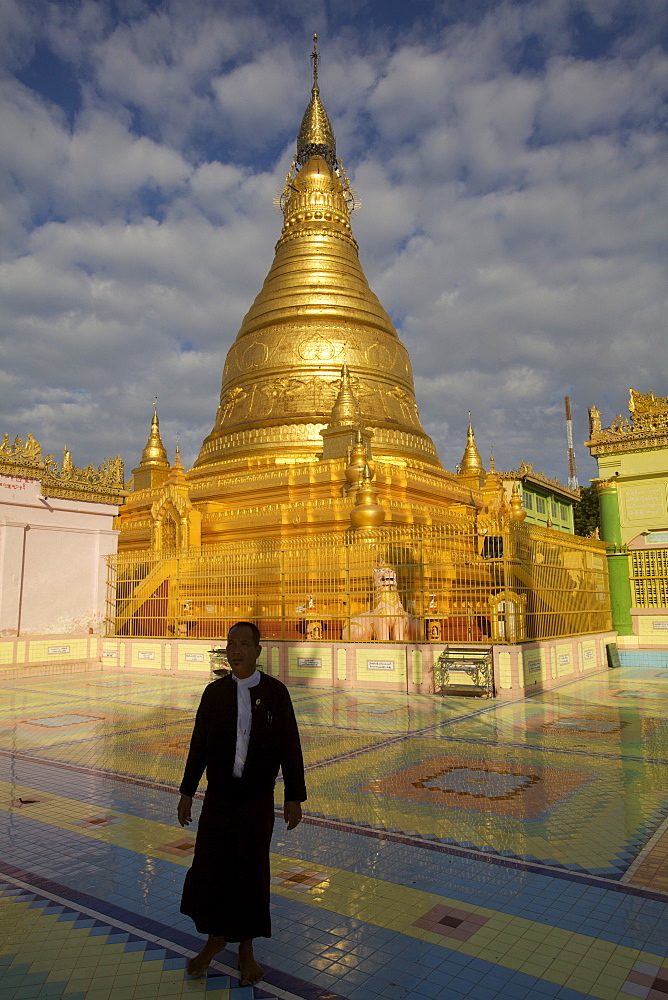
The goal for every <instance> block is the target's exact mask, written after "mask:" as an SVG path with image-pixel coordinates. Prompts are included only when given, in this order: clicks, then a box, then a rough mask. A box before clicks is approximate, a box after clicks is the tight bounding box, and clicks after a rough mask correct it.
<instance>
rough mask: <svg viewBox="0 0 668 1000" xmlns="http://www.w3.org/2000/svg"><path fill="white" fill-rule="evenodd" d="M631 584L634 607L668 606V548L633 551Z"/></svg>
mask: <svg viewBox="0 0 668 1000" xmlns="http://www.w3.org/2000/svg"><path fill="white" fill-rule="evenodd" d="M631 584H632V587H633V603H634V607H636V608H648V609H650V610H651V609H653V608H666V607H668V548H666V549H641V550H636V551H635V552H632V553H631Z"/></svg>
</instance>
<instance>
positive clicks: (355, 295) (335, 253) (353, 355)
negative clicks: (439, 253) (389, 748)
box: [194, 54, 441, 476]
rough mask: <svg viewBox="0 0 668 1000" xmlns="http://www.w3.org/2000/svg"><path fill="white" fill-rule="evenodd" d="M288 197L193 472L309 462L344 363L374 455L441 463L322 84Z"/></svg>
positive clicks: (304, 133)
mask: <svg viewBox="0 0 668 1000" xmlns="http://www.w3.org/2000/svg"><path fill="white" fill-rule="evenodd" d="M314 66H315V70H316V72H315V73H314V85H313V91H312V94H311V101H310V103H309V106H308V108H307V111H306V114H305V115H304V120H303V122H302V127H301V129H300V133H299V139H298V143H297V155H296V156H295V161H294V163H293V167H292V169H291V171H290V173H289V174H288V178H287V181H286V185H285V189H284V192H283V196H282V199H281V205H282V208H283V215H284V224H283V231H282V235H281V238H280V239H279V241H278V243H277V245H276V252H275V257H274V261H273V264H272V266H271V268H270V270H269V273H268V275H267V277H266V279H265V282H264V285H263V287H262V289H261V291H260V293H259V294H258V296H257V298H256V299H255V301H254V303H253V305H252V306H251V308H250V310H249V311H248V313H247V314H246V316H245V317H244V320H243V322H242V324H241V329H240V330H239V333H238V335H237V337H236V340H235V342H234V344H233V345H232V347H231V348H230V350H229V352H228V355H227V360H226V362H225V368H224V371H223V383H222V389H221V394H220V405H219V407H218V413H217V416H216V421H215V424H214V427H213V430H212V431H211V434H210V435H209V436H208V437H207V438H206V439H205V441H204V443H203V445H202V449H201V451H200V454H199V457H198V459H197V462H196V463H195V469H194V474H195V475H196V476H197V475H198V474H200V473H201V474H204V472H205V470H206V469H208V468H210V467H211V466H212V465H217V464H219V463H222V462H225V461H228V460H231V461H239V460H244V459H253V460H257V459H258V458H261V459H265V460H270V461H271V460H272V459H274V460H276V461H279V462H300V461H314V460H315V459H317V457H318V455H319V454H320V453H321V452H322V437H321V435H320V430H321V429H322V428H323V427H325V426H326V425H327V424H328V423H329V420H330V415H331V412H332V407H333V405H334V402H335V400H336V398H337V394H338V392H339V389H340V387H341V369H342V366H343V365H344V364H347V366H348V370H349V375H350V381H351V384H352V386H353V389H354V392H355V398H356V399H357V402H358V404H359V408H360V419H361V421H362V423H363V425H364V426H365V427H366V428H367V429H368V430H369V431H370V432H372V433H373V439H374V452H375V454H376V457H377V458H378V459H379V460H386V461H390V462H391V461H393V460H395V461H397V460H398V461H400V462H404V463H405V461H407V460H410V461H412V462H414V463H418V464H421V465H424V466H427V467H431V468H437V469H440V468H441V466H440V462H439V460H438V456H437V454H436V450H435V448H434V445H433V443H432V441H431V439H430V438H429V437H428V436H427V435H426V434H425V432H424V430H423V429H422V426H421V424H420V418H419V415H418V410H417V405H416V402H415V391H414V386H413V375H412V371H411V366H410V360H409V357H408V352H407V351H406V348H405V347H404V346H403V344H402V343H401V341H400V340H399V337H398V335H397V332H396V330H395V329H394V326H393V325H392V321H391V319H390V317H389V316H388V314H387V313H386V312H385V310H384V309H383V307H382V306H381V304H380V302H379V301H378V299H377V297H376V296H375V295H374V293H373V292H372V291H371V289H370V288H369V285H368V282H367V279H366V277H365V275H364V272H363V270H362V267H361V264H360V262H359V257H358V250H357V244H356V242H355V240H354V238H353V235H352V230H351V226H350V209H349V203H350V202H351V195H350V190H349V187H348V182H347V179H346V176H345V172H344V171H343V169H342V167H341V164H340V161H339V160H337V159H336V143H335V140H334V134H333V132H332V129H331V125H330V123H329V119H328V117H327V114H326V112H325V109H324V107H323V106H322V102H321V101H320V96H319V89H318V85H317V54H316V59H314Z"/></svg>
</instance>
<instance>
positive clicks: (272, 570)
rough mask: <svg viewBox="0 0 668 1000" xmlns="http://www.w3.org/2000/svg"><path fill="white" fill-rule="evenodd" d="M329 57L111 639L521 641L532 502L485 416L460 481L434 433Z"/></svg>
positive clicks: (148, 504) (139, 515) (132, 555)
mask: <svg viewBox="0 0 668 1000" xmlns="http://www.w3.org/2000/svg"><path fill="white" fill-rule="evenodd" d="M315 41H316V39H314V42H315ZM312 59H313V87H312V91H311V99H310V102H309V104H308V107H307V109H306V112H305V114H304V118H303V120H302V124H301V128H300V130H299V136H298V139H297V151H296V154H295V156H294V160H293V163H292V166H291V168H290V170H289V172H288V175H287V178H286V182H285V187H284V190H283V192H282V195H281V198H280V204H281V207H282V211H283V228H282V232H281V235H280V238H279V240H278V243H277V244H276V249H275V255H274V260H273V263H272V265H271V268H270V270H269V273H268V275H267V277H266V279H265V282H264V285H263V286H262V289H261V291H260V292H259V294H258V296H257V298H256V299H255V301H254V302H253V304H252V306H251V308H250V309H249V311H248V313H247V314H246V316H245V317H244V319H243V322H242V324H241V329H240V330H239V333H238V334H237V337H236V339H235V341H234V343H233V344H232V346H231V347H230V350H229V351H228V354H227V358H226V361H225V366H224V370H223V378H222V388H221V393H220V403H219V406H218V410H217V413H216V417H215V421H214V423H213V428H212V430H211V433H210V434H209V435H208V436H207V437H206V438H205V440H204V442H203V443H202V447H201V450H200V453H199V456H198V458H197V460H196V462H195V464H194V467H193V468H192V469H190V470H189V471H186V470H184V469H183V467H182V466H181V462H180V458H179V456H178V451H177V457H176V459H175V461H174V463H173V464H172V465H170V463H169V460H168V458H167V453H166V450H165V448H164V445H163V442H162V440H161V438H160V430H159V423H158V417H157V413H154V415H153V419H152V423H151V430H150V434H149V438H148V442H147V445H146V448H145V449H144V451H143V454H142V457H141V460H140V462H139V465H138V466H137V468H136V469H134V470H133V475H134V480H133V488H132V491H131V492H130V493H129V495H128V497H127V499H126V502H125V504H124V505H123V507H122V508H121V511H120V516H119V528H120V536H119V555H118V557H117V558H116V560H115V562H113V565H112V576H111V578H110V594H111V595H112V597H111V598H110V615H109V622H110V630H111V631H113V632H115V633H116V634H120V635H143V636H146V635H156V636H157V635H161V636H176V637H185V636H189V637H192V638H198V637H199V638H204V637H215V636H221V635H225V634H226V629H227V627H228V625H229V624H230V623H231V622H233V621H235V620H238V619H240V618H245V619H248V618H252V619H253V620H255V621H257V622H258V624H260V626H261V628H262V632H263V635H264V636H265V637H268V638H277V639H287V640H290V641H298V640H299V639H300V638H301V639H304V638H306V639H310V640H311V639H312V640H317V639H323V638H325V637H328V638H329V639H330V640H337V639H338V640H343V641H368V640H371V641H384V640H389V641H409V640H411V641H419V640H424V639H425V638H427V639H428V640H429V641H437V640H438V639H439V638H440V637H443V638H447V639H449V640H452V639H458V638H459V639H462V638H464V639H467V640H469V641H474V642H476V641H478V642H481V641H488V640H490V639H491V638H492V637H493V636H495V635H496V636H497V637H498V636H499V635H500V634H501V630H502V628H506V626H505V625H502V624H500V623H501V622H502V620H505V619H503V616H504V615H505V616H508V615H510V616H511V618H512V622H511V618H509V619H508V621H509V624H508V626H507V628H506V632H505V633H504V634H506V635H510V634H511V633H512V634H513V635H518V634H519V633H518V631H517V629H518V626H517V622H519V621H520V620H521V621H522V622H524V621H525V620H526V621H529V620H530V619H529V611H528V610H527V611H526V616H525V608H527V607H528V606H527V594H529V593H530V592H532V588H533V587H534V582H535V581H534V577H533V576H532V575H531V573H530V571H529V570H524V569H521V566H524V565H528V564H529V563H530V562H531V560H532V559H533V557H534V554H535V544H537V543H534V542H533V541H531V540H528V539H527V538H526V537H524V535H522V537H521V538H520V535H518V534H517V532H518V531H519V532H520V534H521V532H522V531H524V530H525V529H524V527H523V526H522V524H521V520H522V518H523V516H524V512H523V511H522V510H521V500H520V498H519V497H517V498H516V499H515V500H514V501H513V502H512V503H511V504H510V505H508V504H507V503H506V501H505V494H504V488H503V483H502V481H501V478H500V477H499V476H498V474H496V472H495V470H494V469H493V468H491V469H490V471H489V473H487V472H486V471H485V469H484V467H483V463H482V460H481V457H480V453H479V452H478V449H477V447H476V443H475V437H474V432H473V427H472V424H471V422H470V420H469V428H468V434H467V441H466V448H465V451H464V455H463V458H462V462H461V464H460V466H459V469H458V472H457V473H456V474H453V473H451V472H448V471H446V470H445V469H443V467H442V466H441V463H440V461H439V458H438V455H437V453H436V449H435V448H434V445H433V443H432V441H431V439H430V438H429V436H428V435H427V434H426V433H425V431H424V429H423V428H422V425H421V423H420V416H419V413H418V407H417V404H416V400H415V389H414V385H413V376H412V372H411V366H410V360H409V357H408V353H407V351H406V348H405V347H404V345H403V344H402V343H401V340H400V339H399V336H398V334H397V331H396V330H395V329H394V326H393V325H392V321H391V320H390V318H389V316H388V314H387V313H386V312H385V310H384V309H383V307H382V305H381V304H380V302H379V301H378V299H377V297H376V296H375V295H374V293H373V292H372V291H371V289H370V288H369V284H368V282H367V280H366V277H365V275H364V272H363V270H362V266H361V264H360V260H359V256H358V247H357V243H356V242H355V239H354V237H353V233H352V229H351V224H350V216H351V212H352V210H353V208H354V199H353V195H352V193H351V191H350V186H349V183H348V179H347V176H346V173H345V170H344V168H343V166H342V164H341V161H340V159H338V158H337V153H336V143H335V139H334V133H333V131H332V127H331V124H330V121H329V118H328V116H327V113H326V111H325V109H324V107H323V104H322V101H321V99H320V90H319V86H318V53H317V51H316V48H315V45H314V51H313V55H312ZM518 504H519V507H518ZM513 525H515V527H513ZM526 530H528V529H526ZM509 532H510V534H509ZM512 532H514V534H512ZM511 536H512V537H511ZM541 544H542V542H541ZM559 544H560V545H563V544H564V543H563V542H562V541H560V543H559ZM550 551H554V552H556V551H557V549H556V548H554V546H552V548H551V549H550ZM513 552H517V553H519V555H518V556H517V559H515V560H514V562H513V564H512V565H513V568H512V571H511V569H509V566H510V564H509V563H508V564H507V565H506V563H507V560H508V556H509V555H510V554H511V553H513ZM559 558H561V556H559ZM504 559H505V560H506V563H504V565H503V566H500V565H499V560H501V561H503V560H504ZM518 567H519V568H518ZM559 572H561V570H559ZM522 574H524V575H522ZM570 586H571V583H570V581H568V580H566V577H564V588H565V592H567V593H570V590H569V589H568V588H569V587H570ZM545 606H547V605H545ZM536 607H538V605H536ZM499 608H502V609H504V610H502V611H499ZM379 609H380V610H379ZM513 616H514V617H513ZM547 620H548V619H546V618H540V619H539V618H538V617H536V618H535V623H537V624H534V625H532V629H533V631H534V632H535V631H536V629H542V628H544V627H547V626H544V624H542V623H543V622H544V621H547ZM549 620H550V621H552V622H554V621H555V619H554V618H551V619H549ZM512 623H514V624H512ZM511 624H512V628H511ZM527 627H528V626H527ZM549 627H550V628H553V627H555V626H554V624H552V625H550V626H549Z"/></svg>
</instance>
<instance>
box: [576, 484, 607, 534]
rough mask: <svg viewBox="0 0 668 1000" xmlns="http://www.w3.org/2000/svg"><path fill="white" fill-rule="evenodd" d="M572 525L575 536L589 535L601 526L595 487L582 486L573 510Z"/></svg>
mask: <svg viewBox="0 0 668 1000" xmlns="http://www.w3.org/2000/svg"><path fill="white" fill-rule="evenodd" d="M573 525H574V528H575V534H576V535H591V534H592V533H593V532H594V531H595V530H596V528H599V527H600V525H601V513H600V510H599V506H598V490H597V489H596V487H595V486H583V487H582V488H581V490H580V500H579V502H578V503H576V504H575V506H574V508H573Z"/></svg>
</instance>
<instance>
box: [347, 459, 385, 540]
mask: <svg viewBox="0 0 668 1000" xmlns="http://www.w3.org/2000/svg"><path fill="white" fill-rule="evenodd" d="M350 520H351V522H352V525H353V528H357V529H358V530H359V529H362V530H368V529H370V528H380V526H381V524H382V523H383V521H384V520H385V510H384V508H383V507H381V505H380V504H379V502H378V494H377V493H376V491H375V489H374V488H373V486H372V485H371V469H370V468H369V466H368V465H365V466H364V471H363V472H362V481H361V482H360V484H359V486H358V489H357V493H356V494H355V506H354V507H353V509H352V510H351V512H350Z"/></svg>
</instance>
